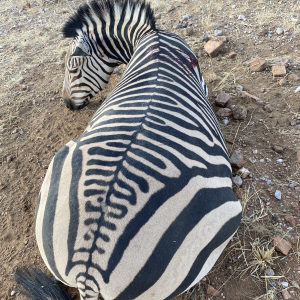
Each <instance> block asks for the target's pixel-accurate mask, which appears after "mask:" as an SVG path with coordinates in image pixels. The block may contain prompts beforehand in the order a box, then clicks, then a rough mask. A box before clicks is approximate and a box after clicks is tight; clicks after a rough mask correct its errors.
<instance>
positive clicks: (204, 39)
mask: <svg viewBox="0 0 300 300" xmlns="http://www.w3.org/2000/svg"><path fill="white" fill-rule="evenodd" d="M208 40H209V37H208V34H207V33H204V36H203V38H202V42H208Z"/></svg>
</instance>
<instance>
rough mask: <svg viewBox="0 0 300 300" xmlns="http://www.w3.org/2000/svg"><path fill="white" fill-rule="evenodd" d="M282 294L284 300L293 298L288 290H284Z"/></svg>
mask: <svg viewBox="0 0 300 300" xmlns="http://www.w3.org/2000/svg"><path fill="white" fill-rule="evenodd" d="M281 294H282V297H283V299H291V298H292V296H291V295H290V293H289V292H288V290H287V289H284V290H282V291H281Z"/></svg>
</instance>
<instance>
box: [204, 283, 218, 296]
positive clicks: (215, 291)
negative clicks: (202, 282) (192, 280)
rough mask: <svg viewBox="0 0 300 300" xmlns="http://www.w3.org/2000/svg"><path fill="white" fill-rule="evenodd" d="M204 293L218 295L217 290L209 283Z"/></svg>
mask: <svg viewBox="0 0 300 300" xmlns="http://www.w3.org/2000/svg"><path fill="white" fill-rule="evenodd" d="M206 293H207V294H208V295H212V296H218V295H219V293H220V292H219V291H217V290H216V289H215V288H213V287H212V286H211V285H209V284H208V285H207V290H206Z"/></svg>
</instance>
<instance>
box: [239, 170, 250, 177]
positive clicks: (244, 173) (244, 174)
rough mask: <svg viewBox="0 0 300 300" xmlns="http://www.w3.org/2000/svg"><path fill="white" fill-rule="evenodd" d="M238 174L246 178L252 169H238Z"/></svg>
mask: <svg viewBox="0 0 300 300" xmlns="http://www.w3.org/2000/svg"><path fill="white" fill-rule="evenodd" d="M237 174H238V175H240V176H241V177H242V178H246V177H248V176H249V175H250V171H249V170H248V169H246V168H241V169H239V170H238V171H237Z"/></svg>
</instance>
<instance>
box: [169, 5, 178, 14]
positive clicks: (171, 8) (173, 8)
mask: <svg viewBox="0 0 300 300" xmlns="http://www.w3.org/2000/svg"><path fill="white" fill-rule="evenodd" d="M175 8H176V7H175V6H174V5H170V6H168V7H167V13H169V12H171V11H173V10H175Z"/></svg>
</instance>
